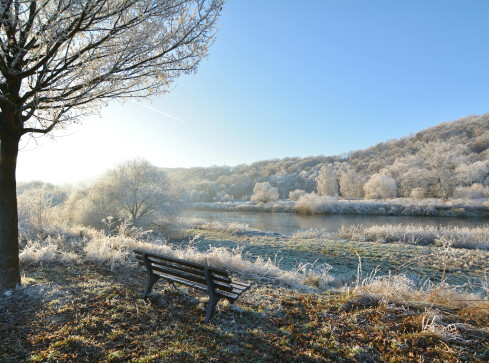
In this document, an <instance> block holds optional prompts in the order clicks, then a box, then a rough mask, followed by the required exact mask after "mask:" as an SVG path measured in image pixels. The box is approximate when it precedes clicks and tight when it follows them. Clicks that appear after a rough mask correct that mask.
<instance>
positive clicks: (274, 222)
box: [183, 210, 489, 236]
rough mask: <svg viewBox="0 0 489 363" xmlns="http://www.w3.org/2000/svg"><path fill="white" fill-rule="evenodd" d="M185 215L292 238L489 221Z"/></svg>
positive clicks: (488, 220) (201, 212)
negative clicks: (350, 228)
mask: <svg viewBox="0 0 489 363" xmlns="http://www.w3.org/2000/svg"><path fill="white" fill-rule="evenodd" d="M183 215H184V216H193V217H198V218H203V219H205V220H208V221H219V222H220V223H222V224H228V223H232V222H237V223H245V224H248V225H249V226H250V227H251V228H256V229H259V230H261V231H267V232H278V233H280V234H283V235H288V236H290V235H292V234H294V233H295V232H297V231H298V230H305V229H309V228H326V229H327V230H328V231H329V232H336V231H338V229H339V227H340V226H341V225H359V224H363V225H365V226H372V225H376V224H403V225H410V224H415V225H422V226H428V225H431V226H433V225H434V226H458V227H476V226H482V225H484V224H489V218H483V217H473V218H457V217H419V216H372V215H314V216H304V215H298V214H294V213H258V212H229V211H207V210H187V211H184V212H183Z"/></svg>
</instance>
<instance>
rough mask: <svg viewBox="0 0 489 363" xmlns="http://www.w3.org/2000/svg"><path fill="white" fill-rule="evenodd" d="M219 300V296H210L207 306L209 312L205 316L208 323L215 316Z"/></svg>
mask: <svg viewBox="0 0 489 363" xmlns="http://www.w3.org/2000/svg"><path fill="white" fill-rule="evenodd" d="M218 302H219V298H218V297H217V296H216V295H211V296H210V298H209V306H208V307H207V314H206V316H205V322H206V323H208V322H209V321H210V320H211V319H212V317H213V316H214V311H215V310H216V305H217V303H218Z"/></svg>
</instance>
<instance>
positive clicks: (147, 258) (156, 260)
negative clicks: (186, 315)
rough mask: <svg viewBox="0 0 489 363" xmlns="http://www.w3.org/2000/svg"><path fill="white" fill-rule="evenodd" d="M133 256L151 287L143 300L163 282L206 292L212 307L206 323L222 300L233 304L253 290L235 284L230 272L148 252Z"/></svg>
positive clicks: (147, 288)
mask: <svg viewBox="0 0 489 363" xmlns="http://www.w3.org/2000/svg"><path fill="white" fill-rule="evenodd" d="M133 252H134V255H135V257H136V260H137V261H138V264H139V265H141V266H144V267H145V268H146V272H147V273H148V283H147V285H146V290H145V291H144V298H146V297H147V296H148V295H149V294H150V293H151V290H152V289H153V285H154V284H155V283H156V281H158V280H159V279H160V278H163V279H165V280H167V281H169V283H170V284H172V285H173V286H175V285H174V283H175V282H178V283H180V284H183V285H186V286H190V287H193V288H194V289H197V290H200V291H204V292H207V293H208V294H209V306H208V307H207V314H206V316H205V322H206V323H207V322H209V321H210V320H211V319H212V317H213V316H214V311H215V309H216V305H217V303H218V302H219V300H220V299H227V300H229V302H230V303H231V304H233V303H234V301H235V300H236V299H237V298H238V297H240V295H241V294H242V293H243V292H244V291H246V290H248V289H249V288H250V285H248V284H244V283H242V282H237V281H232V280H231V277H230V276H229V272H228V271H227V270H224V269H220V268H216V267H211V266H206V265H203V264H200V263H195V262H191V261H186V260H181V259H178V258H173V257H169V256H164V255H159V254H156V253H152V252H149V251H142V250H138V249H136V250H134V251H133Z"/></svg>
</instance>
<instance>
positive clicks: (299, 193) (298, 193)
mask: <svg viewBox="0 0 489 363" xmlns="http://www.w3.org/2000/svg"><path fill="white" fill-rule="evenodd" d="M304 194H306V192H305V191H304V190H301V189H296V190H292V191H291V192H290V193H289V199H290V200H299V198H300V197H302V196H303V195H304Z"/></svg>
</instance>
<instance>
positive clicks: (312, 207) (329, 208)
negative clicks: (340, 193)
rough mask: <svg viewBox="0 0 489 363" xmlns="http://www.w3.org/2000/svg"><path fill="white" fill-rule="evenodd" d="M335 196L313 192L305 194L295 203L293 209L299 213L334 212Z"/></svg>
mask: <svg viewBox="0 0 489 363" xmlns="http://www.w3.org/2000/svg"><path fill="white" fill-rule="evenodd" d="M336 201H337V200H336V198H332V197H320V196H319V195H317V194H315V193H311V194H305V195H303V196H302V197H300V198H299V200H298V201H297V202H296V203H295V207H294V209H295V211H296V212H297V213H299V214H329V213H335V211H336V208H335V203H336Z"/></svg>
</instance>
